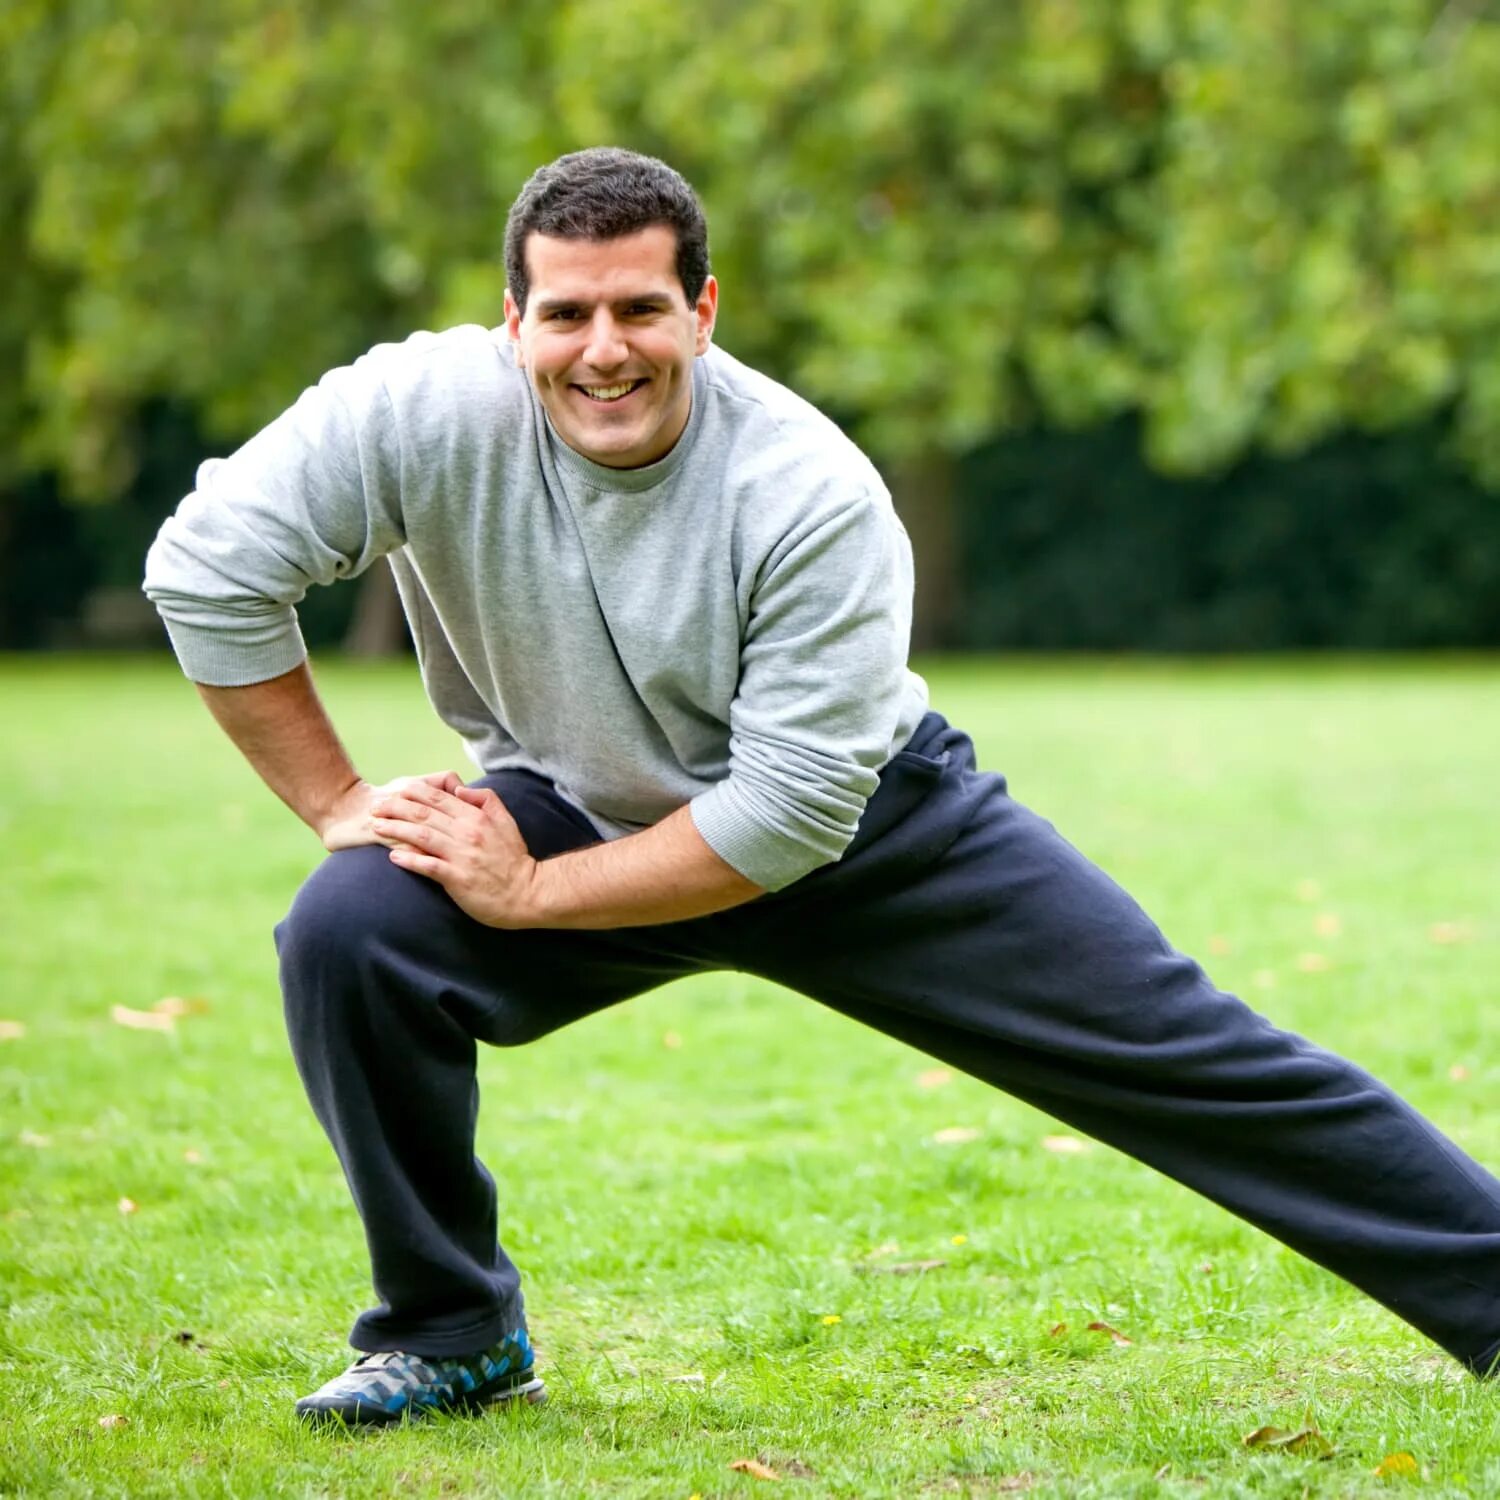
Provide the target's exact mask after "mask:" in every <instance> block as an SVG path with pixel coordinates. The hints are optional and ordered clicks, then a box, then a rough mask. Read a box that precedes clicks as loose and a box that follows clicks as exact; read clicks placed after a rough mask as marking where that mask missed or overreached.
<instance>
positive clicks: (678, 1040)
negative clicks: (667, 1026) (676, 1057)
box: [661, 1031, 682, 1052]
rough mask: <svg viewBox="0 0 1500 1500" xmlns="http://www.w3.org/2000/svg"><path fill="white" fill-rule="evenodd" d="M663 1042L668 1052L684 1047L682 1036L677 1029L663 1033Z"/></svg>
mask: <svg viewBox="0 0 1500 1500" xmlns="http://www.w3.org/2000/svg"><path fill="white" fill-rule="evenodd" d="M661 1044H662V1046H663V1047H665V1048H666V1049H667V1051H668V1052H677V1051H680V1050H681V1048H682V1037H681V1036H680V1035H679V1034H678V1033H677V1032H675V1031H664V1032H662V1034H661Z"/></svg>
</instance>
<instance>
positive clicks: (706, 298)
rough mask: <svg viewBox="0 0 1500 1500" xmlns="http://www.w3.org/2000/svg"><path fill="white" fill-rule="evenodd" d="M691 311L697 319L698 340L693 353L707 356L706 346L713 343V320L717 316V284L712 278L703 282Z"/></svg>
mask: <svg viewBox="0 0 1500 1500" xmlns="http://www.w3.org/2000/svg"><path fill="white" fill-rule="evenodd" d="M693 311H694V312H695V313H696V314H697V317H698V339H697V343H696V345H695V347H694V352H695V353H697V354H707V353H708V346H709V344H710V343H711V342H712V341H713V336H714V319H716V318H717V317H718V316H719V283H718V282H717V281H716V280H715V279H714V278H713V277H712V276H710V277H708V278H707V279H706V280H705V281H704V283H703V290H702V291H701V292H699V293H698V302H697V305H696V306H695V307H694V309H693Z"/></svg>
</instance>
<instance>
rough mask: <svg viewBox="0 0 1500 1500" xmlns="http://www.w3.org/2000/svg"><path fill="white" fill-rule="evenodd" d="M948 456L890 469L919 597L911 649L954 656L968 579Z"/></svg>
mask: <svg viewBox="0 0 1500 1500" xmlns="http://www.w3.org/2000/svg"><path fill="white" fill-rule="evenodd" d="M956 467H957V466H956V465H955V463H954V461H953V459H952V458H951V457H950V456H949V455H948V454H946V453H937V452H932V453H923V454H919V455H917V456H916V457H914V458H910V459H903V460H901V461H900V462H897V463H892V464H890V465H888V466H887V467H886V470H885V480H886V483H887V484H888V485H889V486H890V489H891V498H892V499H893V500H894V501H895V502H896V513H897V514H898V515H899V516H900V517H901V523H902V525H904V526H905V527H906V534H907V535H908V536H909V537H910V538H911V546H912V552H913V554H914V558H915V562H916V573H917V597H916V603H915V608H914V613H913V616H912V649H913V650H916V651H943V650H950V649H952V648H953V647H955V646H957V645H958V644H959V639H960V636H959V622H960V621H961V620H962V618H963V597H962V595H963V575H962V570H961V569H960V566H959V557H958V513H957V512H958V500H957V494H956V488H957V483H956V481H957V475H956V472H955V471H956Z"/></svg>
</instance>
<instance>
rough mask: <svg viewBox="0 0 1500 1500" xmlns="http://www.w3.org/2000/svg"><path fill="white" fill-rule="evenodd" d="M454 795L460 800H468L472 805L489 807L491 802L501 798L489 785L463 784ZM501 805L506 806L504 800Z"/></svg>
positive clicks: (498, 800)
mask: <svg viewBox="0 0 1500 1500" xmlns="http://www.w3.org/2000/svg"><path fill="white" fill-rule="evenodd" d="M453 795H454V796H455V797H456V798H458V800H459V801H460V802H467V803H468V804H469V806H470V807H488V806H489V805H490V803H491V802H500V798H499V797H498V796H497V795H496V794H495V793H494V792H493V791H491V790H490V788H489V787H487V786H461V787H459V788H457V790H455V792H454V793H453ZM500 805H501V806H502V807H504V806H505V804H504V803H503V802H500Z"/></svg>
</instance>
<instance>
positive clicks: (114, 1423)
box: [99, 1411, 130, 1428]
mask: <svg viewBox="0 0 1500 1500" xmlns="http://www.w3.org/2000/svg"><path fill="white" fill-rule="evenodd" d="M99 1425H100V1426H101V1427H104V1428H110V1427H129V1426H130V1418H129V1417H127V1416H124V1415H122V1414H121V1413H120V1412H117V1411H114V1412H111V1413H110V1414H109V1415H108V1416H107V1417H100V1418H99Z"/></svg>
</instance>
